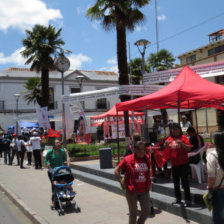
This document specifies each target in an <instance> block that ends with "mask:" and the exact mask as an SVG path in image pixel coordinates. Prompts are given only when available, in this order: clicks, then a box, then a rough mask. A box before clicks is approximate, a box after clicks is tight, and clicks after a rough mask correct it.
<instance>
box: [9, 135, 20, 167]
mask: <svg viewBox="0 0 224 224" xmlns="http://www.w3.org/2000/svg"><path fill="white" fill-rule="evenodd" d="M12 136H13V139H12V142H11V144H10V146H11V147H12V156H11V161H10V165H12V163H13V159H14V156H15V155H16V158H17V166H19V165H20V161H19V152H18V138H17V135H16V134H13V135H12Z"/></svg>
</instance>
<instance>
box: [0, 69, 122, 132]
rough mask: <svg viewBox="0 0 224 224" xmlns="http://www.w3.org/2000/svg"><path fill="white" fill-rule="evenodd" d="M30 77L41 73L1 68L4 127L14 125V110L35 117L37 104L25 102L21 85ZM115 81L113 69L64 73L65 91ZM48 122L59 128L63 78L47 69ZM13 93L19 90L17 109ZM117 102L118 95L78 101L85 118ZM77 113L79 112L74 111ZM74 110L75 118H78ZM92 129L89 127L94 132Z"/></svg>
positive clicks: (24, 117) (23, 117)
mask: <svg viewBox="0 0 224 224" xmlns="http://www.w3.org/2000/svg"><path fill="white" fill-rule="evenodd" d="M32 77H40V74H38V73H36V72H35V71H30V70H29V69H19V68H9V69H7V70H4V71H0V126H1V127H2V128H3V129H4V130H7V128H8V126H11V125H15V119H16V112H18V117H19V120H21V121H34V122H36V121H37V118H36V114H35V110H36V105H34V104H33V103H30V104H27V102H26V101H25V100H24V98H23V96H24V94H25V93H26V91H27V90H26V89H25V87H24V85H25V83H26V81H27V80H28V79H29V78H32ZM117 85H118V75H117V74H116V73H114V72H104V71H82V70H69V71H67V72H65V73H64V93H65V95H66V94H70V93H79V92H86V91H93V90H100V89H104V88H107V87H114V86H117ZM49 88H50V103H49V114H50V115H51V116H50V122H51V124H52V126H53V128H55V129H56V130H62V122H61V117H62V115H61V111H62V102H61V99H62V78H61V73H59V72H57V71H52V72H50V73H49ZM15 94H20V97H19V100H18V111H17V108H16V99H15V96H14V95H15ZM117 102H119V96H114V97H112V98H108V99H107V98H100V99H99V98H98V99H95V100H93V99H91V100H89V101H88V100H85V101H83V102H82V101H81V102H80V104H81V105H82V107H83V109H84V111H85V114H86V118H87V122H89V117H90V116H93V115H97V114H100V113H102V112H105V111H107V110H108V109H110V107H111V106H113V105H114V104H115V103H117ZM77 116H78V115H77ZM77 116H76V114H74V120H76V119H77ZM94 131H95V130H92V132H94Z"/></svg>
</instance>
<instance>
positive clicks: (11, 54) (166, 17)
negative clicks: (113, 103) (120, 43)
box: [0, 0, 224, 72]
mask: <svg viewBox="0 0 224 224" xmlns="http://www.w3.org/2000/svg"><path fill="white" fill-rule="evenodd" d="M95 1H96V0H63V1H62V0H7V1H6V0H0V40H1V42H0V70H5V69H7V68H8V67H19V68H21V67H29V66H25V65H24V63H25V59H24V58H22V56H21V55H20V51H21V50H22V49H23V48H22V47H23V46H22V39H23V38H25V37H26V35H25V30H26V29H28V30H31V29H32V27H33V26H34V25H35V24H41V25H48V24H51V25H54V26H55V27H56V29H59V28H62V32H61V36H62V39H63V40H64V41H65V43H66V44H65V45H64V48H65V49H67V50H70V51H71V52H72V53H71V54H69V55H67V57H68V58H69V59H70V62H71V67H70V68H71V69H82V70H101V71H115V72H117V70H118V69H117V57H116V31H115V30H111V31H105V30H104V29H103V27H102V26H101V24H100V22H98V21H97V22H96V21H91V20H90V19H89V18H87V17H86V12H87V9H88V8H89V7H90V6H92V5H93V4H94V2H95ZM157 5H158V30H159V49H162V48H165V49H167V50H169V51H170V52H171V53H172V54H173V55H174V57H177V56H178V55H180V54H183V53H185V52H187V51H190V50H193V49H195V48H198V47H201V46H204V45H206V44H208V36H207V35H208V34H210V33H212V32H215V31H217V30H220V29H224V23H223V21H224V1H223V0H213V1H211V0H187V1H186V0H157ZM141 11H142V12H143V13H144V15H145V22H144V23H143V24H142V25H139V26H137V27H136V28H135V31H134V32H130V31H127V49H129V48H128V43H129V44H130V57H131V59H134V58H136V57H141V56H140V53H139V52H138V49H137V48H136V46H135V45H134V43H135V42H136V41H137V40H139V39H147V40H149V41H150V42H151V44H150V45H149V46H148V48H147V49H146V58H148V56H149V54H150V53H156V25H155V24H156V23H155V21H156V19H155V0H151V1H150V3H149V4H148V5H147V6H146V7H144V8H142V9H141ZM127 55H129V51H128V52H127ZM176 62H177V63H178V62H179V60H178V59H177V61H176Z"/></svg>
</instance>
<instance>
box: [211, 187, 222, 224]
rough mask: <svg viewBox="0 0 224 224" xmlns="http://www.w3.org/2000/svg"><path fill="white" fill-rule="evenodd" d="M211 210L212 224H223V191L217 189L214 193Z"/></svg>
mask: <svg viewBox="0 0 224 224" xmlns="http://www.w3.org/2000/svg"><path fill="white" fill-rule="evenodd" d="M212 204H213V210H212V221H213V222H212V223H213V224H223V223H224V189H223V188H221V189H217V190H215V192H214V199H213V203H212Z"/></svg>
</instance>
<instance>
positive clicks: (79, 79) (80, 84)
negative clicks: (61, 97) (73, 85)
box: [75, 75, 86, 92]
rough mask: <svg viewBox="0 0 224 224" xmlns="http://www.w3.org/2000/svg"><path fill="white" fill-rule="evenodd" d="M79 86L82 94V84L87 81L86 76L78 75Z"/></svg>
mask: <svg viewBox="0 0 224 224" xmlns="http://www.w3.org/2000/svg"><path fill="white" fill-rule="evenodd" d="M75 79H76V80H77V82H78V84H79V88H80V92H82V82H83V81H84V80H86V78H85V76H83V75H77V76H76V78H75Z"/></svg>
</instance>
